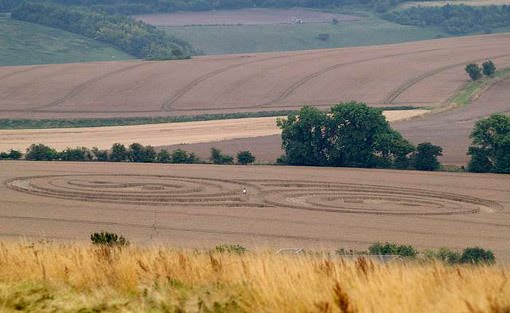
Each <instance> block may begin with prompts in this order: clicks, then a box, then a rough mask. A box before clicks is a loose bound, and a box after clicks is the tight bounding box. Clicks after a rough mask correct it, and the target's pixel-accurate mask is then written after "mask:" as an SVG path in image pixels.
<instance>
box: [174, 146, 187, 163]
mask: <svg viewBox="0 0 510 313" xmlns="http://www.w3.org/2000/svg"><path fill="white" fill-rule="evenodd" d="M188 157H189V156H188V152H186V151H184V150H181V149H177V150H174V151H173V152H172V163H178V164H183V163H188Z"/></svg>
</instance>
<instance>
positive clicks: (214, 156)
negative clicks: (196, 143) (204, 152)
mask: <svg viewBox="0 0 510 313" xmlns="http://www.w3.org/2000/svg"><path fill="white" fill-rule="evenodd" d="M210 160H211V162H212V163H213V164H232V163H234V157H232V156H230V155H225V154H222V153H221V150H220V149H217V148H211V157H210Z"/></svg>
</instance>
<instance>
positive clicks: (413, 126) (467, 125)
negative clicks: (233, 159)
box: [168, 79, 510, 166]
mask: <svg viewBox="0 0 510 313" xmlns="http://www.w3.org/2000/svg"><path fill="white" fill-rule="evenodd" d="M508 99H510V79H506V80H502V81H499V82H497V83H496V84H494V85H492V86H491V87H490V88H489V89H487V90H486V91H485V92H484V93H483V94H482V95H481V96H480V97H479V98H478V99H477V100H476V101H474V102H473V103H472V104H471V105H469V106H467V107H464V108H460V109H455V110H452V111H447V112H442V113H439V114H426V115H423V116H420V117H417V118H413V119H410V120H405V121H398V120H394V121H393V122H394V123H392V127H393V128H395V129H396V130H398V131H399V132H400V133H402V135H403V136H404V137H405V138H407V139H409V140H410V141H412V142H413V143H415V144H418V143H421V142H432V143H434V144H436V145H440V146H441V147H442V148H443V156H442V157H441V158H440V159H441V162H443V163H445V164H454V165H459V166H462V165H466V164H467V162H468V161H469V156H468V155H467V154H466V153H467V150H468V147H469V145H470V143H471V140H470V139H469V134H470V133H471V131H472V129H473V127H474V125H475V122H476V121H477V120H479V119H480V118H483V117H488V116H489V115H491V114H492V113H495V112H500V113H506V114H509V113H510V101H509V100H508ZM213 146H214V147H218V148H220V149H222V150H223V151H224V152H227V153H230V154H233V153H236V152H237V151H240V150H250V151H251V152H252V153H253V154H254V155H255V156H257V160H258V161H260V162H263V163H264V162H265V163H272V162H274V161H275V160H276V158H277V157H279V156H280V155H281V154H282V153H283V151H282V149H281V138H280V136H265V137H257V138H245V139H235V140H225V141H221V142H215V143H200V144H190V145H177V146H171V147H168V148H169V149H176V148H181V149H186V150H188V151H191V152H195V153H197V154H198V155H199V156H201V157H203V158H205V157H207V156H208V155H209V150H210V149H211V147H213Z"/></svg>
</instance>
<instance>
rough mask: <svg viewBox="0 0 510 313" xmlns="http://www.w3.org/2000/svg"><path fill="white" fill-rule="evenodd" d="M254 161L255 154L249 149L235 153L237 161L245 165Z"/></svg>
mask: <svg viewBox="0 0 510 313" xmlns="http://www.w3.org/2000/svg"><path fill="white" fill-rule="evenodd" d="M253 162H255V156H254V155H253V154H251V152H250V151H247V150H246V151H239V153H237V163H239V164H242V165H247V164H251V163H253Z"/></svg>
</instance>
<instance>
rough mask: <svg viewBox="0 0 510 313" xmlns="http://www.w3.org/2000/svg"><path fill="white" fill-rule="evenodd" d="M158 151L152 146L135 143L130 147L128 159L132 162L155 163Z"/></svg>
mask: <svg viewBox="0 0 510 313" xmlns="http://www.w3.org/2000/svg"><path fill="white" fill-rule="evenodd" d="M156 156H157V153H156V150H155V149H154V148H153V147H152V146H143V145H142V144H139V143H133V144H131V145H130V146H129V151H128V157H129V160H130V161H132V162H138V163H153V162H154V161H156Z"/></svg>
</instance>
